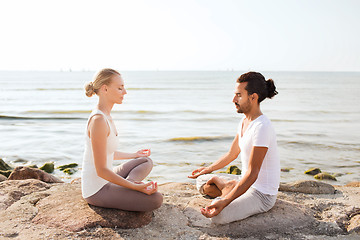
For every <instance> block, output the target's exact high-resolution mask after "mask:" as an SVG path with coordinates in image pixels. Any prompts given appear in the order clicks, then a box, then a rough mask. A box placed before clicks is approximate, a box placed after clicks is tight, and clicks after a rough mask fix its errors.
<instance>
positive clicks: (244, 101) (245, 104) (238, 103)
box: [233, 82, 251, 113]
mask: <svg viewBox="0 0 360 240" xmlns="http://www.w3.org/2000/svg"><path fill="white" fill-rule="evenodd" d="M246 85H247V82H243V83H236V85H235V96H234V98H233V103H235V107H236V109H237V112H238V113H248V112H249V111H250V109H251V103H250V98H249V97H250V96H249V95H248V92H247V91H246V90H245V87H246Z"/></svg>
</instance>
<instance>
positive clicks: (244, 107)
mask: <svg viewBox="0 0 360 240" xmlns="http://www.w3.org/2000/svg"><path fill="white" fill-rule="evenodd" d="M235 105H236V106H238V107H237V108H236V109H237V112H238V113H247V112H249V111H250V101H249V100H247V102H246V103H245V104H242V105H241V106H240V104H238V103H235Z"/></svg>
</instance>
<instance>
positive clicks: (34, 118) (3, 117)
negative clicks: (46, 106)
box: [0, 115, 86, 120]
mask: <svg viewBox="0 0 360 240" xmlns="http://www.w3.org/2000/svg"><path fill="white" fill-rule="evenodd" d="M0 119H7V120H79V119H86V118H79V117H20V116H8V115H0Z"/></svg>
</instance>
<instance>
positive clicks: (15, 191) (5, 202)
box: [0, 179, 51, 210]
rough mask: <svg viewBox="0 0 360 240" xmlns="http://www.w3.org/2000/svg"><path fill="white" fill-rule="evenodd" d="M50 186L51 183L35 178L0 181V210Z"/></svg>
mask: <svg viewBox="0 0 360 240" xmlns="http://www.w3.org/2000/svg"><path fill="white" fill-rule="evenodd" d="M50 187H51V185H49V184H47V183H45V182H41V181H39V180H35V179H27V180H23V181H11V180H8V181H4V182H0V210H5V209H7V208H8V207H9V206H11V205H12V204H13V203H14V202H16V201H18V200H20V198H22V197H23V196H25V195H29V194H31V193H33V192H40V191H44V190H47V189H49V188H50Z"/></svg>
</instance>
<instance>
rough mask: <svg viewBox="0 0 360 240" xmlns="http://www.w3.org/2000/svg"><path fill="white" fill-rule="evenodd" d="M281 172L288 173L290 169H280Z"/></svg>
mask: <svg viewBox="0 0 360 240" xmlns="http://www.w3.org/2000/svg"><path fill="white" fill-rule="evenodd" d="M280 170H281V171H282V172H290V168H282V169H280Z"/></svg>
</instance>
